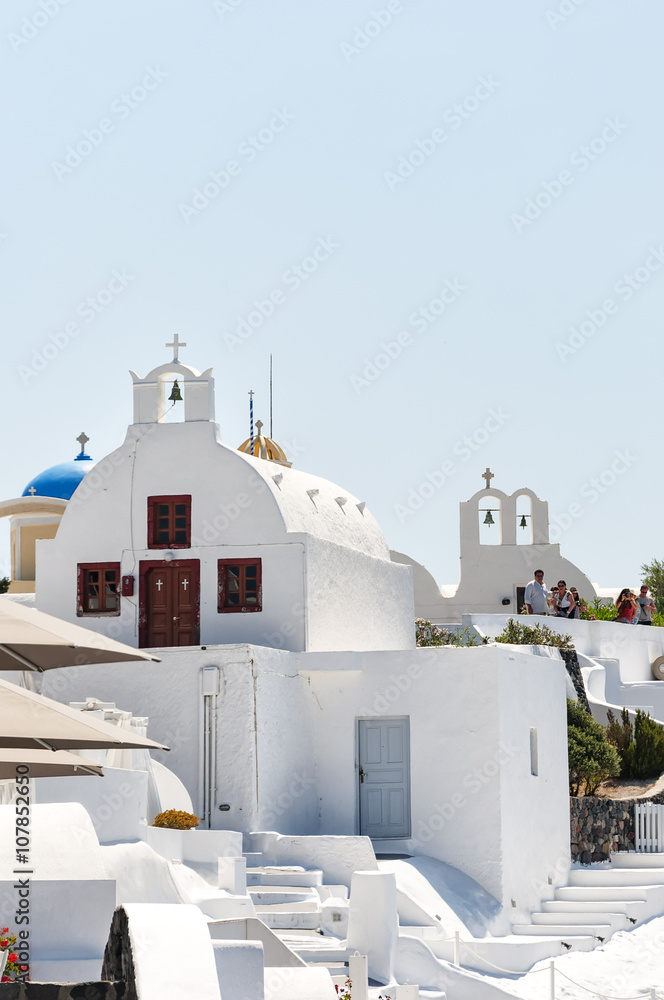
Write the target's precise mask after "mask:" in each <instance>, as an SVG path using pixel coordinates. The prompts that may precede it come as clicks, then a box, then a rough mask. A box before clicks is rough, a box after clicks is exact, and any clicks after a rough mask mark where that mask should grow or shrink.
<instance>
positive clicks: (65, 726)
mask: <svg viewBox="0 0 664 1000" xmlns="http://www.w3.org/2000/svg"><path fill="white" fill-rule="evenodd" d="M0 747H9V748H13V749H31V750H40V749H41V750H86V749H87V750H107V749H109V748H111V749H122V748H126V749H136V748H138V749H146V750H168V747H165V746H163V745H162V744H161V743H155V742H154V740H149V739H147V737H145V736H139V735H138V734H133V733H130V731H128V730H126V729H119V728H118V727H117V726H112V725H109V723H108V722H101V721H99V720H98V719H91V718H89V717H87V718H86V715H85V713H83V712H79V711H77V709H74V708H69V707H68V706H67V705H61V704H60V702H58V701H53V700H52V699H51V698H44V696H43V695H41V694H35V693H34V692H33V691H28V690H26V689H25V688H21V687H18V686H17V685H16V684H10V683H9V682H8V681H2V680H0Z"/></svg>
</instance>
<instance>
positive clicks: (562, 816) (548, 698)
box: [498, 647, 570, 921]
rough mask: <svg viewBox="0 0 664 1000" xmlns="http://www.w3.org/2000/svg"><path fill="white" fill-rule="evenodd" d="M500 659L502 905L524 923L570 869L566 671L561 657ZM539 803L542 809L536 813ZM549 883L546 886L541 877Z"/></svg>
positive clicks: (518, 656) (561, 881)
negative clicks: (533, 742) (533, 749)
mask: <svg viewBox="0 0 664 1000" xmlns="http://www.w3.org/2000/svg"><path fill="white" fill-rule="evenodd" d="M512 650H513V654H514V656H515V658H514V659H513V660H510V659H509V656H510V654H508V657H507V662H505V657H504V656H503V658H502V663H501V667H500V678H499V684H498V695H499V700H498V711H499V713H500V729H501V733H502V734H503V742H504V746H505V753H504V754H503V756H502V762H501V773H500V785H501V839H502V852H503V902H504V903H506V904H507V905H511V903H510V900H512V899H513V900H514V901H515V903H516V910H514V911H513V913H512V914H511V915H512V916H513V917H514V919H515V920H517V921H518V920H519V919H521V918H523V919H527V918H528V915H529V912H530V911H532V910H535V909H540V902H541V900H542V899H552V898H553V892H554V889H555V887H556V886H559V885H564V884H566V881H567V874H568V871H569V865H570V832H569V831H570V827H569V783H568V778H567V708H566V683H565V679H566V674H567V672H566V670H565V667H564V665H563V663H562V661H561V660H559V659H553V658H550V657H533V658H532V659H531V662H530V664H529V665H527V666H526V667H525V669H524V661H523V658H522V654H520V653H518V652H515V651H514V647H512ZM531 727H534V728H535V729H536V730H537V770H538V774H537V775H536V776H535V775H533V774H531V755H530V728H531ZM543 805H544V806H545V807H544V808H543ZM549 878H551V881H552V884H551V885H549V883H548V879H549Z"/></svg>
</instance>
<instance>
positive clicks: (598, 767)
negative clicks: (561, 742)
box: [567, 698, 620, 795]
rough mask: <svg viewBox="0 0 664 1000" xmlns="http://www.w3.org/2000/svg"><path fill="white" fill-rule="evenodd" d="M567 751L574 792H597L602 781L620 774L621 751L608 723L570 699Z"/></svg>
mask: <svg viewBox="0 0 664 1000" xmlns="http://www.w3.org/2000/svg"><path fill="white" fill-rule="evenodd" d="M567 753H568V764H569V790H570V795H578V794H579V793H580V792H581V791H583V793H584V794H585V795H594V794H595V792H596V791H597V788H598V786H599V784H600V782H602V781H604V780H605V779H606V778H611V777H615V776H616V775H617V774H619V773H620V758H619V757H618V751H617V750H616V748H615V746H613V745H612V744H611V743H610V742H609V740H608V738H607V733H606V730H605V729H604V726H600V724H599V722H595V720H594V719H593V717H592V715H590V713H589V712H586V710H585V708H583V707H582V706H581V705H579V704H578V702H576V701H571V700H570V699H569V698H568V700H567Z"/></svg>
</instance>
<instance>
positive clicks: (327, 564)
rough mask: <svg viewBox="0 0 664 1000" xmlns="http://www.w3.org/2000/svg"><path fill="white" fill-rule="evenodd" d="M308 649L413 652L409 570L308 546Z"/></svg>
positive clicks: (322, 544)
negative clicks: (397, 650)
mask: <svg viewBox="0 0 664 1000" xmlns="http://www.w3.org/2000/svg"><path fill="white" fill-rule="evenodd" d="M307 605H308V608H309V626H308V646H307V648H308V649H310V650H331V649H359V650H363V649H412V648H413V646H414V645H415V626H414V618H415V609H414V604H413V591H412V575H411V570H410V567H407V566H397V565H396V564H395V563H392V562H390V561H389V560H382V559H380V560H379V559H373V558H370V557H366V556H361V557H359V556H355V557H353V554H352V553H350V552H349V550H348V549H345V548H343V547H342V546H340V545H334V544H332V543H330V542H327V541H324V540H321V539H318V538H309V540H308V542H307Z"/></svg>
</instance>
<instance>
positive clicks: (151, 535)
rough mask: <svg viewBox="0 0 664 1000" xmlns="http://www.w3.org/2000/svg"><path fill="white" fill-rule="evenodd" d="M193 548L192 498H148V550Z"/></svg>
mask: <svg viewBox="0 0 664 1000" xmlns="http://www.w3.org/2000/svg"><path fill="white" fill-rule="evenodd" d="M190 546H191V496H178V497H148V548H150V549H188V548H190Z"/></svg>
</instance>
